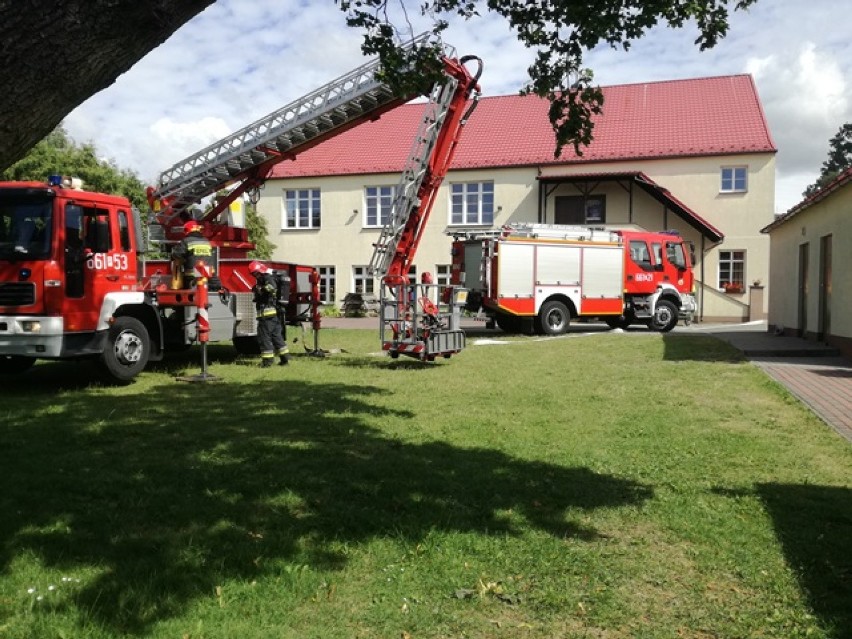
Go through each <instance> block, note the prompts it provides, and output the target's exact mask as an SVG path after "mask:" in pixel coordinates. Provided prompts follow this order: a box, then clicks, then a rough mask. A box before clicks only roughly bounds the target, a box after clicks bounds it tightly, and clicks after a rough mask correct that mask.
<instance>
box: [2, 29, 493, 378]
mask: <svg viewBox="0 0 852 639" xmlns="http://www.w3.org/2000/svg"><path fill="white" fill-rule="evenodd" d="M428 44H429V42H428V38H427V36H425V35H424V36H420V37H418V38H415V39H414V40H412V41H411V42H409V43H408V44H407V45H406V47H409V48H412V47H421V46H426V45H428ZM450 56H451V53H449V52H447V54H446V55H444V56H443V57H442V60H443V64H444V70H445V78H444V80H443V81H442V82H439V83H438V84H437V85H436V87H435V88H434V89H433V90H432V93H431V95H430V96H429V97H430V103H429V105H428V106H427V108H426V110H425V115H424V121H423V124H422V125H421V128H420V130H419V131H418V137H417V139H416V140H415V145H414V150H413V151H412V154H411V157H410V158H409V165H408V168H407V169H406V173H405V174H404V175H403V178H402V181H401V183H400V187H399V188H398V189H397V191H398V195H397V201H396V202H395V206H394V214H393V217H392V219H391V220H390V221H389V223H388V226H387V227H386V228H385V230H384V231H383V233H382V236H381V239H380V241H379V242H378V243H377V245H376V253H375V255H374V260H373V270H374V272H375V273H376V274H377V275H379V276H383V282H384V283H385V285H386V286H387V288H388V291H390V293H389V297H388V299H389V302H388V303H387V304H386V305H384V306H383V313H384V314H386V315H387V316H388V321H387V326H389V327H391V328H390V329H389V330H390V332H391V333H392V334H393V337H392V338H389V339H388V340H386V341H385V344H386V345H385V350H388V351H389V352H391V354H395V353H398V352H400V351H402V352H405V351H406V349H409V348H410V349H411V351H412V353H413V354H416V356H418V357H421V358H431V357H434V355H435V354H441V355H445V356H446V355H449V354H451V353H452V352H457V351H458V350H460V348H461V347H462V346H463V333H461V331H460V330H457V329H458V326H457V317H458V314H459V311H458V308H456V313H455V315H454V316H450V317H449V318H445V317H441V316H440V315H439V314H438V313H435V312H432V310H433V309H431V308H430V309H429V310H430V313H428V314H424V313H423V311H422V310H420V308H419V307H418V306H417V301H416V300H417V299H418V297H417V296H415V295H414V294H413V291H414V289H413V288H412V286H411V285H410V284H409V283H408V282H407V280H406V279H405V278H404V277H403V276H402V274H407V269H408V267H409V266H410V263H411V260H412V259H413V257H414V253H415V252H416V249H417V244H418V242H419V239H420V234H421V232H422V228H423V224H424V223H425V221H426V220H427V219H428V215H429V211H430V209H431V205H432V201H433V199H434V195H435V193H434V192H435V191H436V190H437V186H438V185H439V184H440V182H441V179H442V178H443V175H444V173H445V172H446V170H447V167H448V165H449V161H450V159H451V158H452V154H453V151H454V150H455V145H456V143H457V142H458V137H459V135H460V132H461V127H462V126H463V125H464V122H465V120H466V117H467V114H468V113H469V106H468V102H469V100H470V98H471V95H472V94H473V95H474V97H476V96H478V86H477V84H476V83H477V79H478V77H479V73H480V72H481V62H480V65H479V71H478V72H477V73H476V76H475V77H474V76H472V75H471V74H470V73H469V72H468V70H467V69H466V67H465V65H466V64H467V63H468V62H470V61H472V60H477V61H478V58H474V57H465V58H462V59H461V60H457V59H455V58H453V57H450ZM378 71H380V67H379V63H378V61H374V62H370V63H367V64H365V65H362V66H361V67H358V68H357V69H355V70H354V71H351V72H350V73H348V74H346V75H344V76H341V77H340V78H338V79H337V80H335V81H333V82H331V83H329V84H327V85H325V86H323V87H321V88H320V89H318V90H316V91H314V92H312V93H310V94H308V95H307V96H304V97H303V98H301V99H299V100H297V101H295V102H293V103H291V104H288V105H287V106H285V107H283V108H281V109H279V110H278V111H275V112H274V113H271V114H270V115H268V116H266V117H265V118H262V119H260V120H258V121H257V122H255V123H253V124H251V125H249V126H247V127H245V128H244V129H241V130H240V131H237V132H236V133H234V134H232V135H230V136H228V137H227V138H224V139H223V140H220V141H219V142H217V143H215V144H213V145H211V146H210V147H208V148H206V149H204V150H202V151H200V152H199V153H197V154H195V155H193V156H190V157H188V158H186V159H185V160H183V161H181V162H179V163H178V164H176V165H175V166H173V167H172V168H171V169H169V170H168V171H165V172H164V173H163V174H162V175H161V176H160V178H159V180H158V185H157V186H156V187H150V188H149V189H148V193H147V196H148V201H149V204H150V207H151V216H150V218H149V223H150V226H149V231H150V233H149V235H150V237H151V238H154V239H157V240H159V241H160V242H161V243H162V245H163V246H164V247H168V246H170V245H172V244H175V243H177V242H178V241H179V240H180V239H181V238H182V236H183V233H182V229H183V226H184V224H185V223H186V222H187V221H188V220H189V219H193V214H192V213H191V211H192V210H193V209H195V208H197V205H198V204H199V203H200V202H202V201H203V200H205V198H209V197H211V196H214V195H215V194H218V193H220V192H222V190H223V189H226V188H228V187H233V188H231V190H230V191H229V194H228V195H227V196H226V197H221V198H216V199H215V204H214V205H213V207H212V208H211V209H210V210H209V212H207V213H206V214H204V215H203V217H201V218H200V219H198V221H199V222H201V223H202V225H203V229H204V234H205V235H206V237H207V238H208V239H209V240H210V242H211V244H212V246H213V247H214V256H213V258H212V262H213V263H212V264H210V265H208V266H210V267H211V268H212V269H213V273H214V274H215V277H214V278H211V280H210V281H211V282H213V283H215V286H211V293H212V294H211V295H210V296H209V298H208V297H207V294H206V289H201V288H200V287H198V286H191V287H187V286H185V285H184V284H183V283H182V282H181V278H180V277H176V275H177V274H176V273H175V272H174V270H173V265H171V264H170V263H169V261H150V260H149V261H146V260H145V254H146V251H147V247H146V246H145V243H144V241H143V233H142V220H141V216H140V214H139V213H138V212H137V211H136V210H134V209H133V208H132V207H131V204H130V202H129V201H128V200H127V199H126V198H123V197H117V196H112V195H107V194H103V193H95V192H90V191H85V190H82V189H81V188H80V185H79V184H75V183H74V182H73V181H72V180H70V179H65V178H61V177H58V176H57V177H55V178H51V179H50V180H49V181H48V182H46V183H40V182H0V373H3V374H17V373H20V372H23V371H25V370H27V369H28V368H30V367H31V366H32V365H33V363H34V362H35V361H36V360H37V359H53V360H57V359H79V358H90V359H95V360H97V361H99V363H100V364H101V370H102V371H103V372H104V373H105V377H106V379H107V380H109V381H112V382H118V383H127V382H130V381H131V380H132V379H133V378H134V377H135V376H136V375H138V374H139V373H140V372H141V371H142V370H143V369H144V368H145V366H146V365H147V363H148V362H149V361H154V360H159V359H161V358H162V357H163V355H164V353H165V352H167V351H168V350H170V349H175V350H178V349H183V348H185V347H187V346H188V345H191V344H193V343H196V342H198V341H202V342H204V343H206V341H208V340H209V341H218V340H233V343H234V345H235V347H236V348H237V350H238V351H241V352H250V351H252V350H255V349H256V348H257V342H256V339H255V337H256V318H255V314H254V306H253V304H252V299H251V292H250V291H251V286H252V282H253V278H252V277H251V276H250V274H249V271H248V265H249V263H250V260H249V258H248V252H249V251H250V250H252V249H253V248H254V245H253V244H252V243H251V242H249V240H248V232H247V230H246V229H245V228H240V227H237V226H232V225H230V224H229V223H228V220H227V213H228V208H229V207H230V205H231V203H232V202H234V201H235V200H236V199H237V198H240V197H242V196H243V195H244V194H246V195H248V196H249V197H256V194H257V190H258V189H259V187H260V186H261V185H262V184H263V182H264V181H265V180H266V178H267V176H268V175H269V173H270V171H271V169H272V167H273V166H275V165H276V164H277V163H278V162H281V161H283V160H285V159H292V158H294V157H295V156H296V155H297V154H298V153H299V152H301V151H303V150H305V149H307V148H310V147H312V146H315V145H317V144H320V143H322V142H323V141H325V140H327V139H329V138H331V137H333V136H335V135H337V134H339V133H341V132H342V131H345V130H347V129H349V128H351V127H353V126H357V125H358V124H360V123H362V122H364V121H367V120H370V119H375V118H377V117H379V116H380V115H381V114H383V113H385V112H387V111H388V110H390V109H393V108H395V107H396V106H399V105H401V104H404V103H405V102H407V101H408V100H409V99H411V98H413V97H416V96H415V95H398V94H397V93H395V92H394V90H392V89H391V88H390V87H389V86H388V85H387V84H386V83H384V82H382V81H381V80H380V79H379V77H378V76H379V75H380V74H378V73H377V72H378ZM474 103H475V101H474ZM269 265H270V266H271V267H272V268H273V269H274V270H275V271H276V272H277V273H279V274H281V275H282V279H283V280H285V281H287V282H288V285H289V286H288V287H284V288H285V291H284V293H283V295H284V297H285V301H286V302H287V304H286V318H285V319H286V321H287V322H288V323H302V322H305V321H307V322H310V323H311V324H312V326H313V328H314V331H315V335H316V334H317V331H319V328H320V314H319V311H318V308H319V294H318V286H317V285H318V277H317V272H316V270H315V269H314V268H313V267H312V266H305V265H298V264H290V263H284V262H270V263H269ZM204 300H206V302H205V301H204ZM421 306H422V304H421ZM426 324H428V325H429V329H428V330H426V331H425V332H424V330H423V328H422V326H421V325H426ZM384 325H385V322H384V317H383V326H384ZM415 326H421V328H417V329H416V330H415ZM444 333H445V334H446V335H447V339H444V340H442V339H441V335H442V334H444ZM459 333H460V334H461V338H459V337H458V334H459ZM314 346H315V351H318V343H317V341H316V337H315V345H314Z"/></svg>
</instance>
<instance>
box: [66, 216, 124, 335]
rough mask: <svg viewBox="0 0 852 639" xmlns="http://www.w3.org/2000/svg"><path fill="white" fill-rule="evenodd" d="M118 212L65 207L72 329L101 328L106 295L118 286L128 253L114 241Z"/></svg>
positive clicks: (69, 325) (69, 322)
mask: <svg viewBox="0 0 852 639" xmlns="http://www.w3.org/2000/svg"><path fill="white" fill-rule="evenodd" d="M116 226H117V224H116V220H115V212H114V211H112V212H111V211H110V209H109V208H107V207H105V206H98V205H97V204H85V203H81V202H73V203H68V204H67V205H66V207H65V250H64V259H65V264H64V270H65V298H66V299H65V305H64V314H65V322H66V330H67V331H68V332H87V331H93V330H95V329H96V328H97V323H98V317H99V316H100V311H101V304H102V302H103V299H104V296H105V295H106V294H107V293H108V292H111V291H115V290H118V289H119V288H120V286H121V284H120V281H119V280H120V273H121V271H122V270H125V271H127V269H129V268H130V265H129V264H128V263H127V261H128V255H127V254H126V253H124V254H122V253H121V252H120V251H119V250H118V249H119V245H118V243H117V242H116V241H114V234H115V230H116V229H115V227H116Z"/></svg>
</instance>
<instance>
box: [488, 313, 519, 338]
mask: <svg viewBox="0 0 852 639" xmlns="http://www.w3.org/2000/svg"><path fill="white" fill-rule="evenodd" d="M494 321H496V322H497V326H499V327H500V330H501V331H503V332H504V333H520V332H521V321H520V319H519V318H517V317H515V316H514V315H509V314H508V313H497V314H496V315H495V316H494Z"/></svg>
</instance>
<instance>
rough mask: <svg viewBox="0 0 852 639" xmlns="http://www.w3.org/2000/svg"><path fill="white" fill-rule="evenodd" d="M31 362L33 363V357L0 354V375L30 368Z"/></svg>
mask: <svg viewBox="0 0 852 639" xmlns="http://www.w3.org/2000/svg"><path fill="white" fill-rule="evenodd" d="M33 364H35V357H26V356H25V355H2V356H0V375H19V374H21V373H24V372H26V371H28V370H30V368H32V366H33Z"/></svg>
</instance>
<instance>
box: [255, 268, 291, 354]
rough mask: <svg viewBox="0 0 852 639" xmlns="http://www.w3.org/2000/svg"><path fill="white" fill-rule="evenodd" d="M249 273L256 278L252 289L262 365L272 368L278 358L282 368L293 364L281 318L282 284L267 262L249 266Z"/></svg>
mask: <svg viewBox="0 0 852 639" xmlns="http://www.w3.org/2000/svg"><path fill="white" fill-rule="evenodd" d="M249 272H250V273H251V274H252V275H253V276H254V278H255V285H254V287H253V288H252V289H251V290H252V293H253V294H254V307H255V310H256V311H257V339H258V341H259V342H260V365H261V366H262V367H264V368H266V367H267V366H272V363H273V360H274V359H275V357H276V356H278V363H279V364H280V365H281V366H284V365H285V364H287V362H289V361H290V349H289V348H287V342H286V340H285V339H284V335H283V327H282V326H281V320H280V319H279V317H278V311H279V309H278V304H279V300H278V284H277V282H276V281H275V276H274V275H273V273H272V269H270V268H269V267H268V266H267V265H266V264H264V263H263V262H258V261H254V262H252V263H251V264H249Z"/></svg>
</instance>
